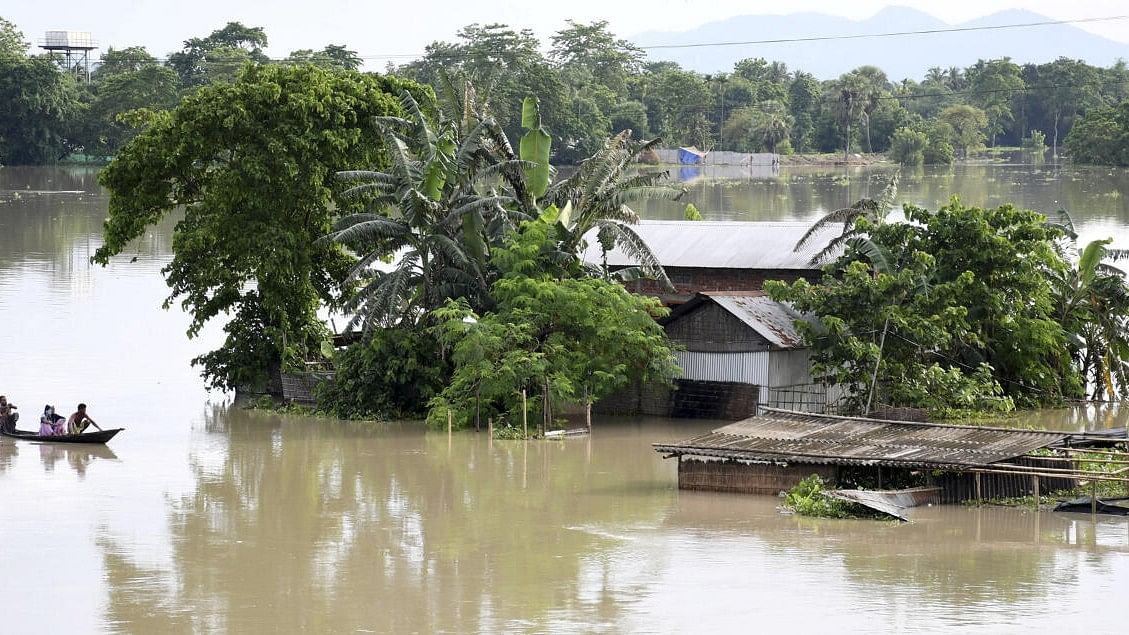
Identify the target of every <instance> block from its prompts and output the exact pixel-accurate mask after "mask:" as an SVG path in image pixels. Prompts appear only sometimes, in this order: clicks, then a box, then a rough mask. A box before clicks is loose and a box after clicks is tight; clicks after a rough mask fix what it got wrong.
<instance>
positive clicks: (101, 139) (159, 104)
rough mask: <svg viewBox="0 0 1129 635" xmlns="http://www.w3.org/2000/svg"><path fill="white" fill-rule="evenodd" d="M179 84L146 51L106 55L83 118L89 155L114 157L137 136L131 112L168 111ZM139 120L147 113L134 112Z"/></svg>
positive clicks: (83, 130) (116, 52)
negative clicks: (113, 155)
mask: <svg viewBox="0 0 1129 635" xmlns="http://www.w3.org/2000/svg"><path fill="white" fill-rule="evenodd" d="M179 88H180V85H179V81H178V79H177V75H176V73H175V72H173V70H172V69H170V68H167V67H164V66H161V65H159V64H158V63H157V61H156V60H155V59H154V58H153V57H152V56H150V55H149V54H148V53H147V52H146V51H145V49H144V48H141V47H130V48H127V49H122V50H121V51H115V50H113V49H111V50H110V51H109V52H108V53H107V61H106V62H105V63H103V65H102V66H100V67H99V68H98V71H97V72H96V73H95V74H94V82H93V84H92V86H91V87H90V92H89V99H90V101H89V103H88V104H87V107H86V111H85V112H84V113H83V116H82V119H83V121H82V125H81V126H79V128H80V129H81V130H82V139H81V141H82V144H83V146H84V149H85V152H86V153H87V154H98V155H112V154H114V153H115V152H117V151H118V149H119V148H121V147H122V146H123V145H125V143H126V142H128V141H129V140H130V139H132V138H133V136H134V135H135V134H137V130H138V128H137V125H138V124H139V122H138V121H134V120H132V119H135V118H131V117H130V113H131V112H132V111H158V110H167V109H169V108H172V107H173V106H175V105H176V103H177V101H178V97H179V96H178V92H179ZM135 114H137V115H139V118H140V119H144V117H145V116H147V114H146V113H135Z"/></svg>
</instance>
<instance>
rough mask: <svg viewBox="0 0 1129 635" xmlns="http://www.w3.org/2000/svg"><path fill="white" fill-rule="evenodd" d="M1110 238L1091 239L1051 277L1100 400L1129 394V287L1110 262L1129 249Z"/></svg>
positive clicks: (1075, 349)
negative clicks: (1068, 264)
mask: <svg viewBox="0 0 1129 635" xmlns="http://www.w3.org/2000/svg"><path fill="white" fill-rule="evenodd" d="M1065 222H1067V223H1068V222H1069V217H1066V221H1065ZM1110 242H1112V240H1111V239H1106V240H1094V241H1091V242H1090V243H1088V244H1087V245H1086V246H1085V247H1084V248H1082V250H1081V251H1080V252H1078V254H1077V260H1076V262H1075V263H1073V265H1072V266H1071V268H1070V269H1068V270H1065V271H1059V272H1052V275H1051V276H1050V279H1051V285H1052V287H1053V289H1054V291H1055V296H1056V300H1057V302H1058V314H1059V323H1060V324H1061V325H1062V327H1063V329H1064V330H1065V331H1066V333H1067V341H1068V342H1069V344H1070V346H1071V349H1072V351H1071V352H1072V357H1073V358H1074V360H1075V362H1076V363H1077V364H1078V365H1079V369H1080V372H1081V374H1082V376H1083V378H1085V380H1086V382H1087V383H1088V384H1089V385H1090V386H1093V393H1092V395H1093V396H1094V397H1095V398H1097V397H1099V396H1100V395H1102V393H1103V392H1104V393H1105V394H1106V396H1107V397H1108V398H1110V399H1113V398H1114V397H1115V395H1120V396H1121V397H1122V398H1125V397H1129V287H1127V286H1126V283H1125V273H1124V272H1123V271H1121V270H1120V269H1118V268H1116V267H1114V266H1113V265H1110V264H1108V263H1107V262H1105V261H1116V260H1121V259H1125V258H1129V250H1126V249H1110V248H1108V247H1107V245H1109V244H1110Z"/></svg>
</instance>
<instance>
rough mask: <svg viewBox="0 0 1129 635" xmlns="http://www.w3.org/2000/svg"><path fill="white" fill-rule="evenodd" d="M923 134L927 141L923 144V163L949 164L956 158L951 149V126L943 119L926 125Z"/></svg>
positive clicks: (954, 152) (954, 151)
mask: <svg viewBox="0 0 1129 635" xmlns="http://www.w3.org/2000/svg"><path fill="white" fill-rule="evenodd" d="M925 135H926V137H928V139H929V143H928V144H926V146H925V163H927V164H929V165H949V164H951V163H952V162H953V159H955V158H956V150H954V149H953V128H952V126H950V125H949V124H947V123H945V122H944V121H937V122H934V123H933V124H931V125H929V126H927V127H926V130H925Z"/></svg>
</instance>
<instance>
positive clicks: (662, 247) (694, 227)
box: [583, 220, 842, 306]
mask: <svg viewBox="0 0 1129 635" xmlns="http://www.w3.org/2000/svg"><path fill="white" fill-rule="evenodd" d="M809 227H811V224H810V223H803V222H743V221H723V222H715V221H655V220H644V221H640V222H639V223H638V224H636V225H632V227H631V228H632V229H633V230H635V233H637V234H639V237H640V238H642V239H643V240H644V241H645V242H646V243H647V246H648V247H650V249H651V251H652V252H653V253H654V254H655V256H656V257H657V258H658V260H659V262H660V263H661V264H662V266H663V268H664V269H665V270H666V275H667V277H668V278H670V281H671V283H672V284H673V285H674V291H668V290H664V289H662V288H661V287H659V285H658V284H656V283H655V282H654V281H653V280H638V281H635V282H631V283H629V286H630V288H631V290H632V291H634V292H636V293H642V294H646V295H653V296H655V297H657V298H659V299H660V300H662V302H663V304H666V305H668V306H670V305H675V304H681V303H683V302H687V301H689V300H690V299H691V298H693V297H694V294H696V293H698V292H703V291H706V292H709V291H733V292H740V293H745V292H749V291H759V290H760V289H762V288H763V287H764V282H765V280H783V281H784V282H793V281H795V280H798V279H800V278H806V279H808V280H818V279H819V277H820V276H821V275H822V272H821V270H820V269H821V267H822V266H823V265H824V264H826V263H827V262H828V260H829V258H827V257H825V258H822V259H818V260H815V261H814V262H813V258H814V257H815V256H816V255H817V254H818V253H819V251H820V249H822V247H823V245H825V244H827V241H828V240H829V239H830V238H832V237H834V236H837V235H838V234H839V233H840V232H841V231H842V225H841V224H834V225H829V226H828V227H827V228H826V229H825V230H824V231H823V232H821V233H820V234H819V235H818V236H817V237H816V240H812V241H811V242H810V243H809V244H808V245H805V248H804V249H801V250H799V251H796V250H795V246H796V243H797V242H799V240H800V238H802V237H803V235H804V234H805V233H806V232H807V231H808V228H809ZM589 238H590V239H589V240H588V247H587V249H586V250H585V251H584V254H583V258H584V260H585V262H589V263H592V264H595V265H604V264H606V265H607V267H608V268H609V269H611V270H613V271H614V270H617V269H622V268H625V267H632V266H635V265H637V264H638V262H637V261H636V260H635V259H634V258H632V257H631V256H630V255H629V254H628V253H627V252H625V251H624V250H622V249H620V248H619V247H616V248H615V249H612V250H611V251H608V252H607V253H604V251H603V250H602V249H601V247H600V243H599V241H597V240H595V236H594V235H593V236H590V237H589ZM835 255H837V254H835Z"/></svg>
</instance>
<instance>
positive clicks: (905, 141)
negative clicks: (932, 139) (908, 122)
mask: <svg viewBox="0 0 1129 635" xmlns="http://www.w3.org/2000/svg"><path fill="white" fill-rule="evenodd" d="M928 145H929V137H928V136H927V135H926V134H925V133H924V132H921V131H919V130H911V129H910V128H898V129H897V130H895V131H894V135H893V136H892V137H891V138H890V158H891V159H893V160H894V161H897V162H898V163H900V164H902V165H907V166H913V165H921V164H922V163H924V162H925V148H926V146H928Z"/></svg>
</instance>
